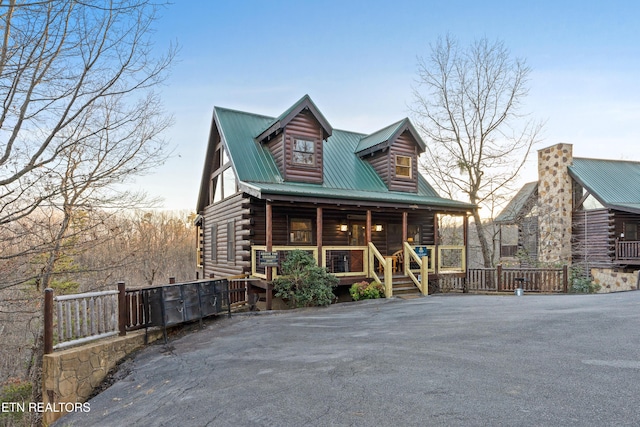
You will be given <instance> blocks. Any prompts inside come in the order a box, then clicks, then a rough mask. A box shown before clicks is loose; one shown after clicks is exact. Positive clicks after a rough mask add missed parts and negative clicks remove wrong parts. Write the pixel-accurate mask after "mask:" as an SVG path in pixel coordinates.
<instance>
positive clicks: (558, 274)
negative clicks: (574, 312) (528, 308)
mask: <svg viewBox="0 0 640 427" xmlns="http://www.w3.org/2000/svg"><path fill="white" fill-rule="evenodd" d="M568 283H569V276H568V268H567V266H566V265H565V266H563V267H562V268H503V267H502V265H498V266H497V267H496V268H474V269H469V270H467V283H466V289H467V290H468V291H476V292H513V291H514V290H515V289H516V288H522V289H523V290H524V291H525V292H550V293H554V292H555V293H567V292H568Z"/></svg>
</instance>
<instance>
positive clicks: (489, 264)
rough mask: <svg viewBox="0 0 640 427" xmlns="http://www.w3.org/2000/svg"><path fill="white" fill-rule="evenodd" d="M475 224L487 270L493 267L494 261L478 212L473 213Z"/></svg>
mask: <svg viewBox="0 0 640 427" xmlns="http://www.w3.org/2000/svg"><path fill="white" fill-rule="evenodd" d="M473 222H474V223H475V225H476V232H477V233H478V240H479V241H480V249H481V250H482V259H483V261H484V266H485V268H491V267H493V260H492V259H491V258H492V257H491V247H490V245H489V242H488V241H487V235H486V233H485V229H484V224H483V223H482V220H481V219H480V214H479V213H478V210H477V209H476V210H474V211H473Z"/></svg>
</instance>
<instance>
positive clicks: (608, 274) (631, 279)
mask: <svg viewBox="0 0 640 427" xmlns="http://www.w3.org/2000/svg"><path fill="white" fill-rule="evenodd" d="M638 273H639V271H634V272H633V273H624V272H620V271H615V270H613V269H610V268H592V269H591V276H592V277H593V283H595V284H597V285H600V290H599V291H598V293H599V294H606V293H610V292H621V291H637V290H638Z"/></svg>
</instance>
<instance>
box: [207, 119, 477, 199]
mask: <svg viewBox="0 0 640 427" xmlns="http://www.w3.org/2000/svg"><path fill="white" fill-rule="evenodd" d="M214 120H215V122H216V123H217V127H218V129H219V132H220V134H221V137H222V140H223V142H224V143H225V146H226V148H227V150H228V153H229V157H230V159H231V162H232V164H233V168H234V171H235V173H236V176H237V178H238V180H239V181H240V185H241V186H244V188H245V189H246V190H247V191H249V192H251V191H253V192H254V193H256V195H257V196H258V197H262V196H263V195H264V194H280V195H290V196H297V195H301V196H302V195H304V196H308V197H318V198H338V199H346V200H349V199H350V200H363V201H364V200H368V201H380V202H395V203H403V204H417V205H428V206H434V207H436V206H437V207H445V208H446V207H448V208H455V209H473V208H474V206H473V205H471V204H469V203H464V202H458V201H455V200H449V199H445V198H441V197H439V196H438V194H437V193H436V192H435V190H434V189H433V188H432V187H431V186H430V185H429V184H428V183H427V182H426V180H425V179H424V178H423V177H422V176H421V175H419V176H418V193H417V194H416V193H407V192H399V191H389V189H388V188H387V186H386V185H385V183H384V182H383V181H382V179H381V178H380V176H379V175H378V174H377V173H376V171H375V170H374V169H373V167H372V166H371V165H370V164H369V163H367V162H366V161H365V160H362V159H360V158H359V157H358V156H357V155H356V154H355V152H356V149H357V147H358V144H359V143H360V141H361V140H362V139H363V138H365V137H366V136H367V135H364V134H360V133H355V132H348V131H342V130H337V129H334V130H333V133H332V135H331V136H330V137H329V138H327V140H326V141H325V142H324V143H323V165H324V171H323V176H324V178H323V183H322V184H309V183H296V182H285V181H284V179H283V178H282V176H281V174H280V171H279V170H278V167H277V165H276V163H275V160H274V158H273V156H272V154H271V152H270V151H269V149H268V148H267V147H266V146H264V145H262V144H260V143H259V142H256V141H255V139H254V137H255V136H256V135H258V134H260V133H261V132H263V131H264V129H265V128H267V127H269V126H270V125H272V124H273V123H274V118H272V117H266V116H261V115H256V114H251V113H246V112H241V111H235V110H230V109H226V108H220V107H216V108H214ZM402 122H403V121H401V122H398V124H400V123H402ZM391 127H393V125H392V126H391Z"/></svg>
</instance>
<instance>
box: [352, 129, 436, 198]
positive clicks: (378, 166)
mask: <svg viewBox="0 0 640 427" xmlns="http://www.w3.org/2000/svg"><path fill="white" fill-rule="evenodd" d="M425 147H426V145H425V143H424V141H423V140H422V138H420V135H418V132H417V131H416V129H415V128H414V127H413V125H412V124H411V122H410V121H409V119H403V120H401V121H399V122H397V123H394V124H392V125H390V126H387V127H386V128H383V129H380V130H379V131H377V132H374V133H372V134H370V135H367V136H365V137H363V138H362V139H361V140H360V142H359V144H358V147H357V149H356V154H357V155H358V156H359V157H360V158H361V159H363V160H366V161H367V162H369V164H371V166H372V167H373V168H374V169H375V171H376V172H377V173H378V175H379V176H380V178H382V180H383V181H384V182H385V184H386V185H387V188H388V189H389V190H390V191H404V192H409V193H417V192H418V156H419V155H420V153H423V152H424V150H425Z"/></svg>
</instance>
